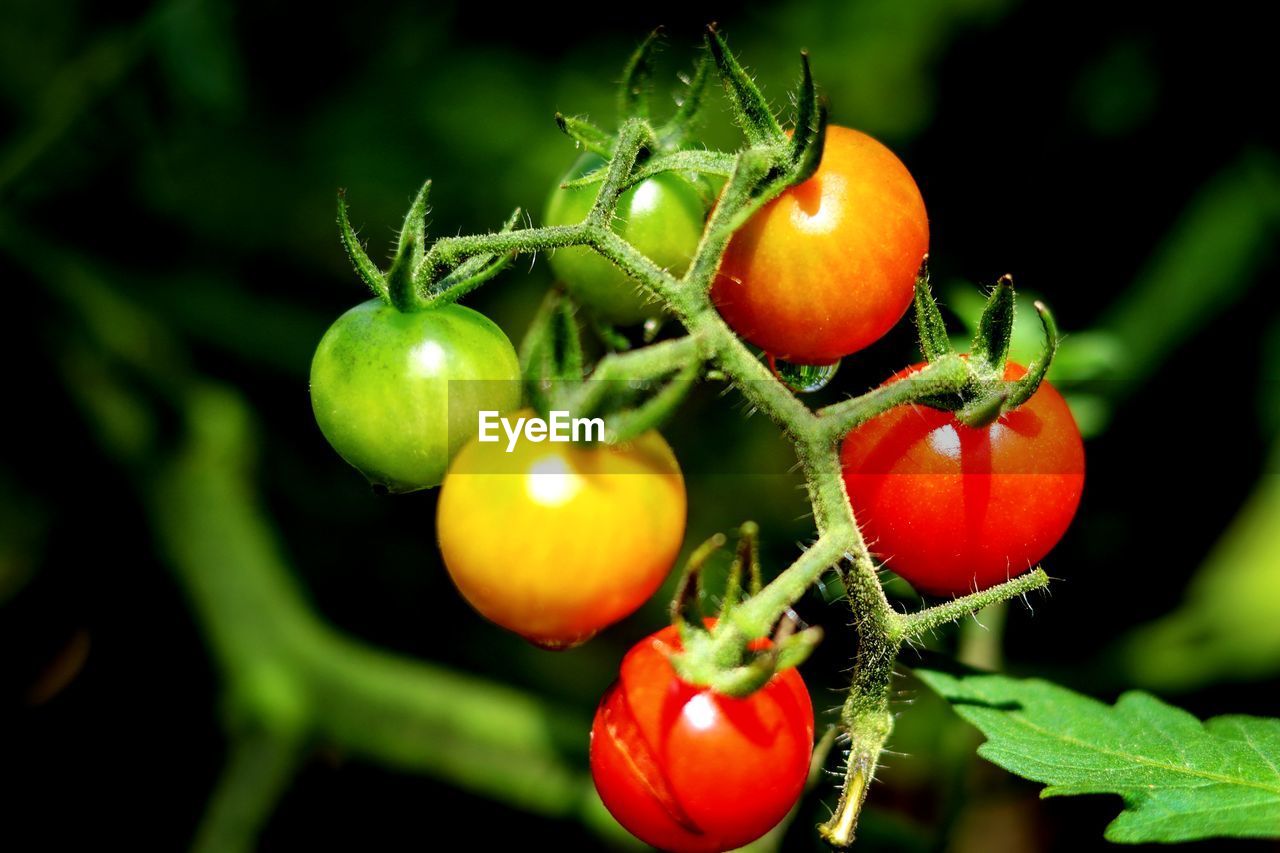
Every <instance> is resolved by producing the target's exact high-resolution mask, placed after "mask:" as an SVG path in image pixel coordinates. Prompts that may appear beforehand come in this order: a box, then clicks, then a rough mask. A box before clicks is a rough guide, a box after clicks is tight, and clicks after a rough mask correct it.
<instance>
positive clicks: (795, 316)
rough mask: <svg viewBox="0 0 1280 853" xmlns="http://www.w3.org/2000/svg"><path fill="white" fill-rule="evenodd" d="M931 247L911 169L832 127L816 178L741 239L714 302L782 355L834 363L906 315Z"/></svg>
mask: <svg viewBox="0 0 1280 853" xmlns="http://www.w3.org/2000/svg"><path fill="white" fill-rule="evenodd" d="M928 250H929V220H928V215H927V213H926V210H925V205H924V199H923V198H922V197H921V195H920V190H919V188H918V187H917V186H916V182H915V179H914V178H912V176H911V173H910V172H909V171H907V168H906V166H904V165H903V164H902V161H900V160H899V159H898V158H897V156H896V155H895V154H894V153H893V152H892V151H890V150H889V149H888V148H886V147H885V146H884V145H882V144H881V143H879V142H877V141H876V140H875V139H873V138H871V137H870V136H868V135H866V134H865V133H861V132H860V131H857V130H852V129H850V128H846V127H837V126H831V127H829V128H828V129H827V139H826V145H825V147H824V149H823V155H822V163H821V165H820V166H819V167H818V170H817V171H816V172H815V173H814V174H813V176H812V177H810V178H809V179H808V180H807V181H805V182H803V183H801V184H799V185H797V186H794V187H791V188H789V189H787V190H786V191H784V192H783V193H782V194H781V195H780V196H779V197H778V198H776V199H774V200H773V201H771V202H769V204H767V205H765V206H764V207H763V208H761V209H760V210H759V211H757V212H756V213H755V215H754V216H752V218H751V219H750V220H749V221H748V222H747V223H746V225H744V226H743V227H742V228H741V229H740V230H739V231H738V232H737V233H735V234H734V235H733V239H732V240H731V241H730V243H729V247H728V250H727V251H726V252H725V255H724V259H723V262H722V263H721V266H720V272H719V274H718V275H717V276H716V279H715V281H714V283H713V285H712V288H711V298H712V300H713V301H714V302H715V305H716V308H717V309H718V310H719V312H720V314H721V316H723V317H724V319H725V321H726V322H727V323H728V324H729V325H730V326H731V327H732V328H733V330H734V331H736V332H737V333H738V334H740V335H741V336H742V337H744V338H746V339H747V340H748V341H750V342H751V343H753V344H755V345H756V346H758V347H760V348H761V349H763V350H765V351H766V352H768V353H770V354H772V355H773V356H775V357H777V358H780V359H783V360H785V361H789V362H792V363H795V364H831V363H833V362H836V361H838V360H839V359H841V358H842V357H844V356H846V355H849V354H850V353H853V352H857V351H858V350H860V349H863V348H865V347H867V346H869V345H870V344H872V343H874V342H876V341H877V340H879V339H880V338H881V337H883V336H884V335H885V333H886V332H888V331H889V329H891V328H892V327H893V326H894V324H896V323H897V322H898V320H900V319H901V318H902V315H903V314H904V313H905V312H906V310H907V307H908V306H909V305H910V304H911V299H912V295H913V293H914V287H915V276H916V273H917V272H918V271H919V268H920V264H921V262H922V260H923V259H924V256H925V254H926V253H927V252H928Z"/></svg>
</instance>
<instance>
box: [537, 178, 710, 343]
mask: <svg viewBox="0 0 1280 853" xmlns="http://www.w3.org/2000/svg"><path fill="white" fill-rule="evenodd" d="M603 163H604V161H603V160H602V159H601V158H600V157H598V156H596V155H594V154H584V155H583V156H582V157H580V158H579V159H578V162H577V163H575V164H574V166H573V168H572V169H570V170H569V174H567V175H565V177H564V180H565V181H570V180H573V179H574V178H579V177H581V176H583V175H585V174H586V173H588V172H590V171H592V170H593V169H597V168H599V167H600V166H601V165H603ZM599 189H600V185H599V184H593V185H591V186H587V187H578V188H575V189H561V188H560V187H559V186H557V187H556V189H555V190H553V191H552V193H551V199H550V201H549V202H548V203H547V217H546V221H547V224H548V225H576V224H578V223H579V222H581V221H582V220H583V219H585V218H586V216H587V214H588V213H589V212H590V211H591V205H592V203H593V202H594V201H595V198H596V193H597V192H598V191H599ZM617 213H618V215H617V217H616V218H615V219H614V224H613V227H614V230H615V231H617V232H618V234H620V235H621V236H622V237H623V238H624V239H626V240H627V242H629V243H631V244H632V245H633V246H635V247H636V248H637V249H639V250H640V252H641V254H643V255H645V256H646V257H648V258H649V260H651V261H653V262H654V263H655V264H657V265H658V266H660V267H662V268H664V269H666V270H668V271H669V272H671V273H673V274H674V275H683V274H684V272H685V270H686V269H688V268H689V261H690V260H692V258H693V253H694V251H695V250H696V249H697V248H698V241H699V240H701V239H702V226H703V222H704V220H705V219H706V208H705V206H704V204H703V201H702V195H701V194H700V193H699V192H698V190H697V189H696V188H695V187H694V185H693V184H691V183H690V182H689V181H687V180H685V179H684V178H683V177H681V176H680V175H678V174H676V173H674V172H663V173H661V174H658V175H655V176H654V177H652V178H649V179H647V180H645V181H642V182H640V183H639V184H636V185H635V186H634V187H632V188H631V189H629V190H627V191H626V192H625V193H623V194H622V197H621V199H619V203H618V210H617ZM550 263H551V269H552V271H553V272H554V273H555V274H556V277H557V278H559V279H560V280H561V281H563V282H564V284H565V287H567V288H568V289H569V292H570V293H571V294H573V296H574V298H576V299H577V300H578V301H579V302H581V303H582V304H583V305H586V306H588V307H589V308H591V309H593V310H594V311H595V312H596V313H597V314H599V315H600V317H601V318H603V319H605V320H608V321H610V322H612V323H618V324H621V325H629V324H633V323H640V322H643V321H644V320H646V319H648V318H650V317H656V316H658V315H659V314H661V313H662V309H661V307H660V306H658V305H656V304H654V303H652V302H650V301H648V300H647V299H645V296H644V294H643V293H641V291H640V286H639V285H638V284H637V283H636V282H634V281H632V280H631V278H630V277H629V276H628V275H627V274H626V273H624V272H623V271H622V270H620V269H618V267H616V266H614V265H613V264H612V263H611V262H610V261H608V260H607V259H605V258H604V257H602V256H601V255H599V254H598V253H597V252H595V251H594V250H592V249H589V248H587V247H585V246H573V247H570V248H566V249H556V250H555V252H554V253H552V255H551V259H550Z"/></svg>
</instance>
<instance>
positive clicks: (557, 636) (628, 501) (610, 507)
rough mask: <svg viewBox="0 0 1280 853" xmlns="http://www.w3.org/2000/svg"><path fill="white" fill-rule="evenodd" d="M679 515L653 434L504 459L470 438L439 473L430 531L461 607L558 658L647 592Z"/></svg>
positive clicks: (682, 507)
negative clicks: (554, 651)
mask: <svg viewBox="0 0 1280 853" xmlns="http://www.w3.org/2000/svg"><path fill="white" fill-rule="evenodd" d="M533 414H534V413H533V412H532V411H531V410H524V411H520V412H516V413H514V414H513V415H512V416H511V417H513V418H518V417H521V416H525V417H527V416H531V415H533ZM686 510H687V497H686V493H685V486H684V479H683V476H682V475H681V472H680V465H679V463H678V462H677V461H676V457H675V454H674V453H673V452H672V450H671V447H670V446H669V445H668V444H667V442H666V441H665V440H664V439H663V438H662V436H661V435H660V434H659V433H657V432H656V431H652V430H651V431H649V432H647V433H644V434H643V435H641V436H639V437H638V438H636V439H634V440H633V441H631V442H629V443H627V444H623V445H607V444H585V443H572V442H570V443H534V442H531V441H519V442H516V443H515V445H514V447H513V450H512V452H510V453H508V452H507V451H506V446H505V445H504V444H503V443H501V442H496V443H488V442H481V441H479V440H478V439H473V440H472V441H471V442H470V443H468V444H467V445H466V446H465V447H463V449H462V450H461V452H459V454H458V456H457V458H455V459H454V461H453V464H452V466H450V468H449V472H448V474H447V475H446V476H445V480H444V486H443V488H442V489H441V492H440V501H439V504H438V505H437V509H436V532H437V535H438V537H439V543H440V553H441V555H442V556H443V558H444V564H445V568H446V569H447V570H448V572H449V576H450V578H451V579H452V580H453V582H454V585H455V586H457V588H458V591H459V592H460V593H461V594H462V596H463V597H464V598H465V599H466V600H467V602H468V603H470V604H471V606H472V607H474V608H475V609H476V610H477V611H479V613H480V614H481V615H483V616H484V617H486V618H487V619H489V620H490V621H492V622H494V623H496V624H498V625H500V626H502V627H504V628H506V629H508V630H510V631H514V632H515V633H517V634H519V635H520V636H522V637H524V638H525V639H527V640H529V641H530V642H532V643H534V644H536V645H539V646H543V647H546V648H553V649H562V648H568V647H571V646H574V645H577V644H580V643H582V642H585V641H586V640H587V639H589V638H590V637H591V636H592V635H594V634H595V633H596V632H597V631H599V630H601V629H602V628H604V627H606V626H608V625H611V624H613V623H614V622H616V621H618V620H619V619H622V618H623V617H625V616H628V615H630V614H631V613H632V612H634V611H635V610H636V608H638V607H639V606H640V605H641V604H643V603H644V602H645V601H646V600H648V598H649V597H650V596H652V595H653V594H654V593H655V592H656V591H657V590H658V587H659V586H661V585H662V582H663V581H664V580H665V579H666V577H667V574H668V573H669V572H670V571H671V567H672V566H673V565H675V561H676V557H677V556H678V555H679V552H680V546H681V544H682V543H683V541H684V529H685V516H686Z"/></svg>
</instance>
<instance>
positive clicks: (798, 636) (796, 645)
mask: <svg viewBox="0 0 1280 853" xmlns="http://www.w3.org/2000/svg"><path fill="white" fill-rule="evenodd" d="M821 642H822V628H821V627H820V626H818V625H814V626H813V627H811V628H805V629H804V630H803V631H798V632H796V633H794V634H792V635H791V636H789V637H787V638H786V639H784V640H782V641H781V642H779V643H778V644H777V659H776V661H775V662H774V671H775V672H782V671H783V670H787V669H794V668H795V667H797V666H799V665H800V664H802V663H804V662H805V661H806V660H808V659H809V655H811V654H813V650H814V649H816V648H817V647H818V644H819V643H821Z"/></svg>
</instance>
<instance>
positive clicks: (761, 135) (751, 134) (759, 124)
mask: <svg viewBox="0 0 1280 853" xmlns="http://www.w3.org/2000/svg"><path fill="white" fill-rule="evenodd" d="M707 48H708V49H709V50H710V51H711V57H712V58H713V59H714V60H715V63H716V69H717V70H718V71H719V72H720V81H721V82H722V83H724V88H725V91H726V92H728V93H729V102H730V104H731V106H732V109H733V114H734V119H735V120H736V121H737V123H738V125H739V126H740V127H741V128H742V132H743V134H745V135H746V137H747V142H749V143H750V144H751V145H753V146H754V145H777V144H780V143H781V142H783V141H784V140H785V139H786V137H785V136H784V134H783V133H782V127H781V126H780V125H779V124H778V120H777V118H775V117H774V115H773V111H772V110H770V109H769V102H768V101H766V100H765V98H764V95H763V94H761V92H760V89H759V87H757V86H756V84H755V81H754V80H752V79H751V75H749V74H747V72H746V71H745V70H743V68H742V66H741V65H740V64H739V63H738V60H737V59H736V58H735V57H734V55H733V53H732V52H730V50H729V45H728V44H727V43H726V42H725V40H724V36H722V35H721V34H720V31H719V30H717V29H716V27H715V25H714V24H712V25H711V26H709V27H707Z"/></svg>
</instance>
